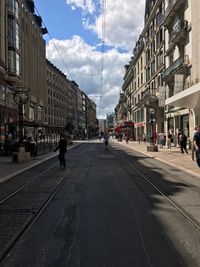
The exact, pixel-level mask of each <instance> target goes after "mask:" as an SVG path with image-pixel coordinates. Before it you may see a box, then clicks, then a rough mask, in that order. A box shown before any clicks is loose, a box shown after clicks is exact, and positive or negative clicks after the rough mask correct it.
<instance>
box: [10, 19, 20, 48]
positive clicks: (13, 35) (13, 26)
mask: <svg viewBox="0 0 200 267" xmlns="http://www.w3.org/2000/svg"><path fill="white" fill-rule="evenodd" d="M8 45H9V46H12V47H14V48H17V49H19V25H18V23H17V22H16V20H15V19H13V18H8Z"/></svg>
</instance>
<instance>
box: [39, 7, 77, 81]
mask: <svg viewBox="0 0 200 267" xmlns="http://www.w3.org/2000/svg"><path fill="white" fill-rule="evenodd" d="M35 9H36V11H37V13H38V15H39V16H40V17H41V18H42V16H41V15H40V13H39V11H38V9H37V7H36V6H35ZM42 23H43V25H44V27H45V28H47V27H46V25H45V23H44V20H43V19H42ZM47 31H48V28H47ZM48 35H49V37H50V39H51V41H52V43H53V45H54V47H55V49H56V51H57V53H58V55H59V57H60V59H61V61H62V63H63V65H64V66H65V68H66V70H67V72H68V74H69V76H70V78H71V80H74V79H73V77H72V74H71V72H70V71H69V68H68V66H67V65H66V63H65V61H64V60H63V58H62V56H61V54H60V52H59V50H58V48H57V46H56V44H55V42H54V40H53V38H52V36H51V34H50V32H49V31H48Z"/></svg>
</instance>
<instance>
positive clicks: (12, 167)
mask: <svg viewBox="0 0 200 267" xmlns="http://www.w3.org/2000/svg"><path fill="white" fill-rule="evenodd" d="M76 145H77V144H76V143H75V144H73V145H72V146H69V147H68V149H71V148H72V147H74V146H76ZM57 155H58V152H49V153H46V154H44V155H40V156H37V157H31V159H30V161H28V162H21V163H17V162H13V161H12V157H11V156H1V157H0V183H2V182H4V181H6V180H8V179H10V178H12V177H13V176H15V175H17V174H18V173H21V172H23V171H25V170H28V169H29V168H31V167H34V166H36V165H38V164H40V163H42V162H43V161H45V160H48V159H50V158H53V157H55V156H57Z"/></svg>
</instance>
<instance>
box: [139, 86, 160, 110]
mask: <svg viewBox="0 0 200 267" xmlns="http://www.w3.org/2000/svg"><path fill="white" fill-rule="evenodd" d="M157 94H158V89H157V88H148V89H146V90H145V91H144V94H143V96H142V98H141V100H140V101H139V102H138V103H137V108H139V107H142V106H148V105H154V104H155V105H156V103H157V102H158V96H157Z"/></svg>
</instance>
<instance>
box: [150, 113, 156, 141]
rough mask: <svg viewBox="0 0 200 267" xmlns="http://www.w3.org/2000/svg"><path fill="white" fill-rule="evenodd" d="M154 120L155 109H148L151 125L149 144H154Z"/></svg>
mask: <svg viewBox="0 0 200 267" xmlns="http://www.w3.org/2000/svg"><path fill="white" fill-rule="evenodd" d="M154 121H155V109H154V108H150V109H149V123H150V125H151V141H150V144H152V145H154V136H153V123H154Z"/></svg>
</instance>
